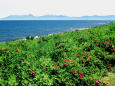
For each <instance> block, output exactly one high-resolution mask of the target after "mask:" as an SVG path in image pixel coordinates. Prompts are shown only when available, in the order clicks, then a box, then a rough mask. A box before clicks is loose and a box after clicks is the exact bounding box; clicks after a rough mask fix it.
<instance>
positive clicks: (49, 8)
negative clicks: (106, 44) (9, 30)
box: [0, 0, 115, 18]
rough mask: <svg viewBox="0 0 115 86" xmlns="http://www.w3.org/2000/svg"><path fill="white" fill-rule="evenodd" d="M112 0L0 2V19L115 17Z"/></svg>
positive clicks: (23, 0) (15, 0) (20, 0)
mask: <svg viewBox="0 0 115 86" xmlns="http://www.w3.org/2000/svg"><path fill="white" fill-rule="evenodd" d="M114 2H115V1H114V0H0V18H2V17H6V16H8V15H26V14H33V15H35V16H41V15H47V14H53V15H65V16H75V17H79V16H91V15H115V5H114Z"/></svg>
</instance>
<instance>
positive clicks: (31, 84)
mask: <svg viewBox="0 0 115 86" xmlns="http://www.w3.org/2000/svg"><path fill="white" fill-rule="evenodd" d="M114 66H115V23H110V24H108V25H102V26H96V27H92V28H90V29H84V30H75V31H71V32H64V33H57V34H53V35H49V36H40V37H39V38H37V39H29V38H28V39H27V40H16V41H11V42H7V43H0V86H111V85H110V83H109V82H105V81H103V80H102V78H103V77H105V76H107V73H108V72H111V71H112V69H111V67H114Z"/></svg>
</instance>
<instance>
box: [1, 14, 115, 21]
mask: <svg viewBox="0 0 115 86" xmlns="http://www.w3.org/2000/svg"><path fill="white" fill-rule="evenodd" d="M0 20H115V15H107V16H100V15H93V16H81V17H70V16H64V15H43V16H34V15H32V14H28V15H9V16H7V17H4V18H1V19H0Z"/></svg>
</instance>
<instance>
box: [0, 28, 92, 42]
mask: <svg viewBox="0 0 115 86" xmlns="http://www.w3.org/2000/svg"><path fill="white" fill-rule="evenodd" d="M85 29H90V28H79V29H73V30H69V31H64V32H57V33H65V32H72V31H76V30H85ZM57 33H51V34H47V35H41V36H51V35H53V34H57ZM41 36H38V35H36V36H33V37H34V39H36V38H39V37H41ZM31 37H32V36H31ZM17 40H26V37H24V38H20V39H16V40H10V41H6V42H0V44H2V43H8V42H11V41H17Z"/></svg>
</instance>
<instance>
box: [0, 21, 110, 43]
mask: <svg viewBox="0 0 115 86" xmlns="http://www.w3.org/2000/svg"><path fill="white" fill-rule="evenodd" d="M110 22H112V20H0V42H9V41H12V40H17V39H24V38H26V37H27V36H45V35H48V34H54V33H59V32H65V31H71V30H79V29H84V28H91V27H94V26H97V25H104V24H108V23H110Z"/></svg>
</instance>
